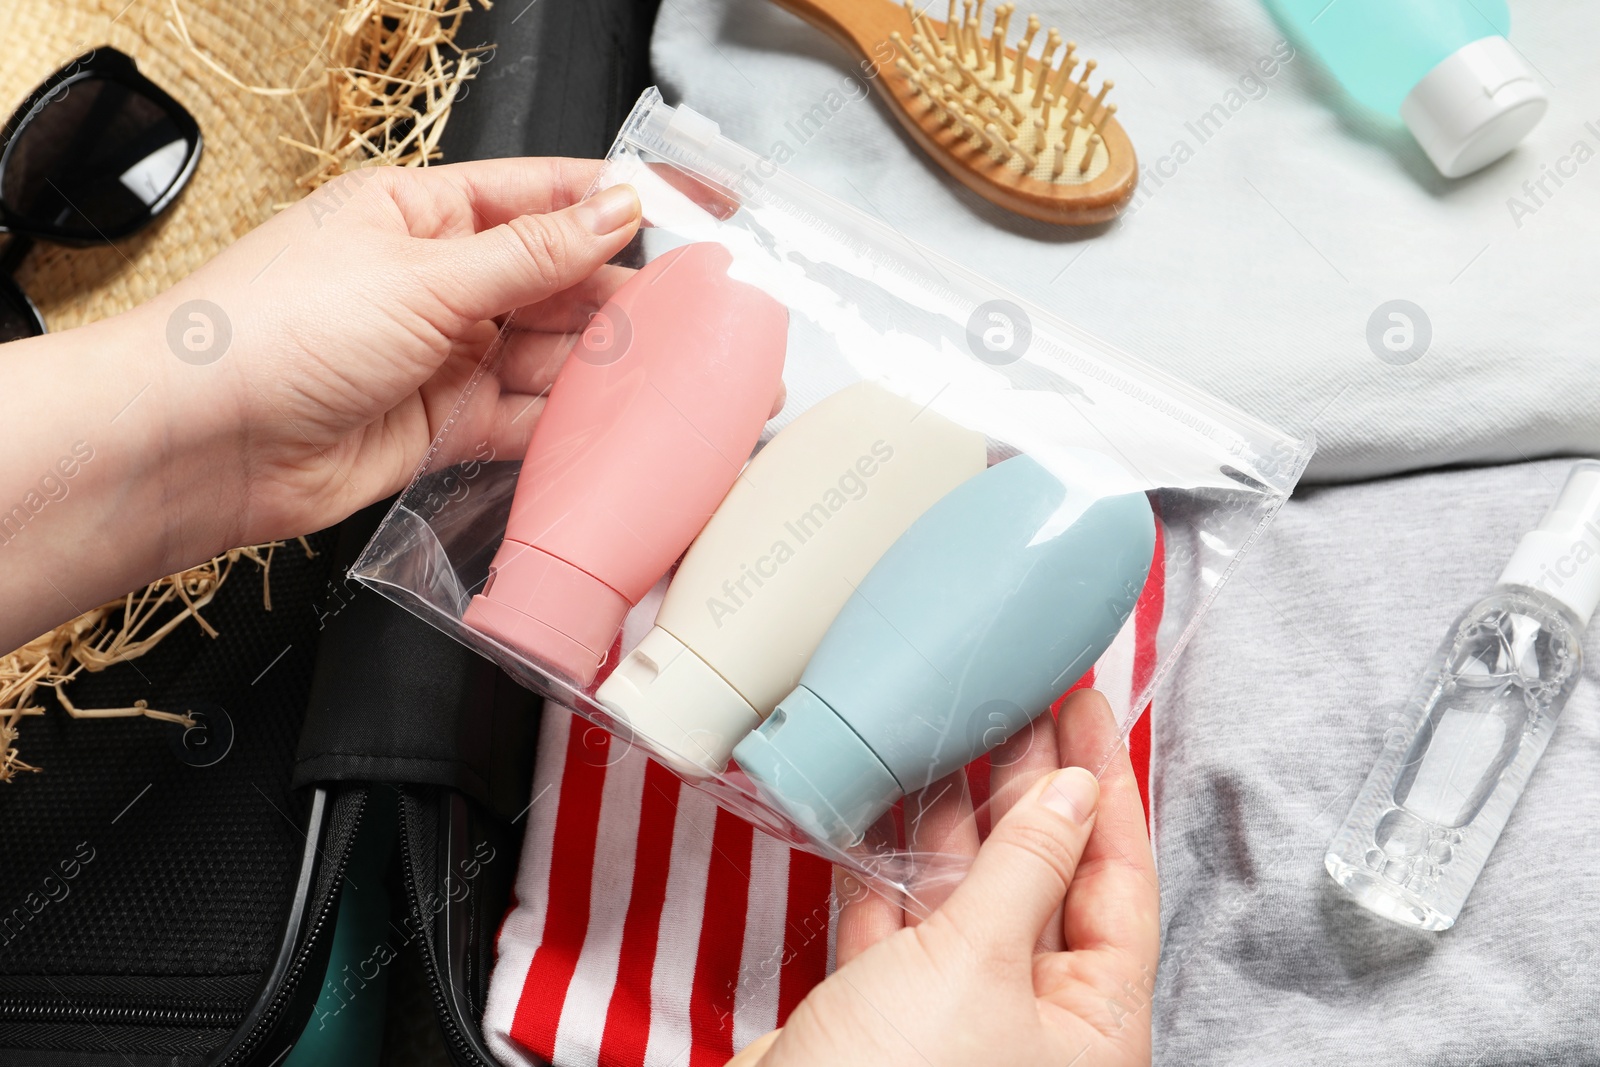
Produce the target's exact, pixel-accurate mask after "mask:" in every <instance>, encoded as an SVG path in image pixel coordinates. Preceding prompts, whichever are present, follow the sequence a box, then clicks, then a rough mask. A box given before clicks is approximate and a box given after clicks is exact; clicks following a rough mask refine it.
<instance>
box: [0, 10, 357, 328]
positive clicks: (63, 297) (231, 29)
mask: <svg viewBox="0 0 1600 1067" xmlns="http://www.w3.org/2000/svg"><path fill="white" fill-rule="evenodd" d="M174 2H176V3H177V4H179V5H181V10H182V16H183V19H184V22H185V23H186V25H187V27H188V30H189V33H190V36H191V39H192V40H193V41H194V44H195V45H196V46H198V47H199V48H201V49H204V51H205V52H206V53H207V54H209V55H210V56H211V57H212V58H213V59H214V60H216V61H217V62H218V63H219V64H221V65H222V66H224V67H225V68H226V69H228V70H229V71H232V72H234V73H235V74H236V75H237V76H238V77H239V78H240V79H241V80H243V81H245V82H247V83H251V84H257V85H288V84H290V83H292V82H293V81H294V80H295V78H296V76H297V75H299V74H300V72H301V71H302V70H304V69H305V67H306V65H307V63H308V62H310V61H313V60H314V59H315V58H316V56H317V52H318V46H319V42H321V41H322V40H323V37H324V33H325V31H326V29H327V27H328V25H329V22H330V20H332V19H333V18H335V17H337V15H338V13H339V11H340V4H339V2H338V0H271V2H270V3H267V4H254V3H242V2H240V0H132V2H131V3H129V2H128V0H4V5H5V7H6V18H5V21H6V29H7V32H6V34H5V37H4V38H3V40H0V122H4V120H5V118H6V117H8V116H10V115H11V114H12V112H14V111H15V110H16V108H17V107H18V105H20V104H21V103H22V101H23V100H24V99H25V98H26V97H27V95H28V94H29V93H30V92H32V91H33V89H34V88H35V87H37V86H38V85H39V84H40V83H41V82H43V81H44V80H45V79H46V78H48V77H49V76H50V75H51V74H52V73H54V72H55V71H56V70H57V69H59V68H60V67H62V66H64V65H65V64H66V63H67V62H68V61H69V60H71V59H73V58H74V57H75V56H78V55H80V54H82V53H84V52H87V51H89V50H90V49H92V48H96V47H100V46H104V45H110V46H111V47H112V48H115V49H117V50H119V51H121V52H125V53H127V54H128V55H130V56H132V57H133V59H134V61H135V62H136V63H137V64H138V65H139V70H140V72H141V73H142V74H144V75H145V77H147V78H149V79H150V80H151V81H153V82H155V83H156V84H157V85H159V86H160V87H161V88H162V89H165V90H166V91H167V92H168V93H170V94H171V95H172V97H173V98H174V99H175V100H177V101H178V103H180V104H182V105H183V106H184V108H186V109H187V110H188V112H189V113H190V114H191V115H193V116H194V118H195V121H196V122H198V123H199V124H200V133H201V136H202V137H203V138H204V139H205V148H204V150H203V152H202V153H201V157H200V165H199V167H198V168H197V169H196V171H195V173H194V177H193V178H192V179H191V180H190V182H189V185H188V187H187V188H185V189H184V191H183V195H182V196H180V197H179V198H178V199H177V201H176V202H175V203H174V204H173V205H172V206H171V207H170V208H168V209H167V211H166V212H165V213H163V214H162V216H161V217H160V218H158V219H157V220H155V222H153V223H152V224H151V225H150V226H148V227H147V228H146V229H144V230H143V231H141V232H140V233H138V234H137V235H135V236H134V237H132V238H129V239H127V240H125V241H121V242H119V243H118V244H117V245H116V246H102V247H97V248H66V247H63V246H60V245H54V244H48V243H45V242H40V243H38V244H37V245H36V246H35V247H34V250H33V252H32V253H31V254H30V255H29V256H28V259H27V261H26V263H24V265H23V267H22V269H21V270H20V271H18V274H17V280H18V281H19V282H20V283H21V285H22V287H23V289H24V290H25V291H26V292H27V293H28V295H29V296H30V297H32V298H33V301H34V303H35V304H37V305H38V307H39V310H40V312H41V313H42V314H43V315H44V319H45V323H46V325H47V326H48V327H49V328H50V329H51V330H64V329H67V328H69V327H72V326H78V325H81V324H82V323H85V322H90V321H93V320H95V319H100V318H104V317H106V316H108V315H113V314H116V313H117V312H119V311H123V310H125V309H127V308H129V307H132V306H133V305H135V304H138V303H141V302H143V301H145V300H147V299H149V298H150V297H152V296H154V295H155V294H157V293H159V292H161V291H162V290H163V289H166V288H167V287H169V286H170V285H172V284H173V283H174V282H176V281H177V280H178V279H180V278H182V277H183V276H184V275H186V274H188V273H189V272H190V271H192V270H194V269H195V268H196V267H198V266H199V265H200V264H202V263H204V262H205V261H206V260H208V259H210V258H211V257H212V256H214V255H216V253H217V252H218V251H220V250H221V249H223V248H225V247H226V246H227V245H228V244H229V243H230V242H232V241H233V240H235V239H236V238H238V237H239V236H241V235H242V234H244V233H246V232H247V231H249V230H250V229H252V228H254V227H255V226H257V225H259V224H260V223H261V222H262V221H263V220H265V219H266V218H268V217H269V216H270V215H271V214H272V213H273V210H274V205H275V204H282V203H284V202H287V201H291V200H294V199H296V198H297V197H298V196H300V195H301V194H302V192H303V190H302V189H300V188H298V187H297V186H296V184H295V179H296V177H297V176H299V175H300V174H303V173H304V172H305V170H306V156H305V155H304V154H303V153H302V152H300V151H299V150H297V149H295V148H294V147H293V146H291V145H287V144H284V143H283V142H282V141H280V140H279V135H280V134H287V135H290V136H303V131H304V130H305V120H304V119H303V118H302V117H301V114H300V111H299V108H298V107H297V105H296V103H295V101H294V100H292V99H289V98H287V97H284V96H276V97H273V96H263V95H260V94H257V93H251V92H248V91H245V90H243V89H240V88H237V87H235V86H233V85H230V84H229V83H228V82H227V81H226V80H225V79H223V78H222V77H220V76H219V75H218V74H217V73H216V71H215V70H213V69H212V68H211V67H209V66H207V65H206V63H205V62H204V61H203V60H202V59H201V58H200V57H199V56H198V55H196V54H195V52H194V50H193V49H191V48H190V47H189V46H188V45H187V44H185V43H184V42H183V41H182V40H180V39H179V37H178V35H177V34H176V32H174V29H173V26H172V20H173V3H174ZM300 100H301V104H303V106H305V107H306V108H307V109H308V110H311V111H312V112H313V115H315V109H316V108H319V107H320V108H324V109H325V108H326V106H327V105H326V103H325V101H324V100H323V99H322V98H320V97H318V96H303V97H301V98H300ZM317 121H319V122H320V119H317Z"/></svg>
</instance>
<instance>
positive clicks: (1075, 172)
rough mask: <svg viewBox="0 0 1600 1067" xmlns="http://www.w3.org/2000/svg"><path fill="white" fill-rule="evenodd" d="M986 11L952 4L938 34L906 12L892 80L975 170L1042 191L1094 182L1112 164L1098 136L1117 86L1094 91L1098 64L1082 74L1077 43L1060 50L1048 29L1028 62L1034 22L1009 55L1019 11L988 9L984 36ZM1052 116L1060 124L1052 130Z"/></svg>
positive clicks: (896, 37) (1009, 6) (1086, 64)
mask: <svg viewBox="0 0 1600 1067" xmlns="http://www.w3.org/2000/svg"><path fill="white" fill-rule="evenodd" d="M983 7H984V0H977V3H976V4H974V2H973V0H963V2H962V3H961V4H960V9H959V10H958V5H957V2H956V0H949V7H948V11H947V12H946V16H945V24H944V30H943V32H942V33H941V32H940V30H939V27H938V26H937V24H935V23H934V22H933V21H932V20H931V19H930V18H928V16H927V15H926V14H924V13H922V12H920V11H918V10H917V8H916V7H915V6H913V5H912V4H911V3H909V2H907V3H906V5H905V8H906V14H907V16H908V17H909V19H910V22H911V26H910V35H909V38H908V37H907V36H906V35H905V34H902V33H895V34H893V35H892V38H891V39H892V41H893V43H894V48H895V51H896V54H897V56H898V59H897V61H896V62H895V64H894V70H895V72H896V77H899V78H903V79H905V80H906V81H907V82H908V83H909V87H910V89H911V91H912V93H913V94H914V95H915V96H916V98H917V99H918V100H919V101H921V102H923V103H924V104H926V106H927V108H928V109H929V114H928V118H929V119H930V120H932V122H933V124H935V125H938V126H943V127H954V128H955V129H956V130H957V131H959V138H960V141H961V143H963V144H965V145H966V146H967V148H966V149H965V150H966V151H969V152H971V153H972V154H973V155H974V156H976V157H980V158H974V159H972V160H970V162H971V163H972V164H973V165H978V166H985V167H987V168H994V169H1000V168H1008V169H1010V170H1011V171H1012V172H1014V173H1015V174H1016V175H1017V176H1019V177H1020V176H1029V177H1033V178H1035V179H1038V180H1040V181H1045V182H1057V183H1066V184H1082V183H1084V182H1088V181H1091V180H1093V179H1094V178H1095V177H1097V176H1098V175H1099V174H1100V173H1101V172H1103V171H1104V170H1105V169H1106V167H1107V165H1108V163H1109V159H1108V158H1107V154H1106V150H1105V148H1104V147H1103V145H1104V144H1105V138H1104V137H1103V136H1102V133H1103V131H1104V130H1105V126H1106V123H1107V122H1108V121H1109V120H1110V119H1111V117H1112V115H1114V114H1115V113H1116V110H1117V109H1116V105H1115V104H1108V103H1106V94H1107V93H1109V92H1110V91H1111V89H1112V87H1113V85H1114V84H1115V83H1114V82H1112V81H1111V80H1110V79H1108V78H1102V79H1101V82H1100V86H1099V90H1098V91H1094V90H1092V89H1091V87H1090V84H1089V76H1090V75H1091V74H1093V73H1094V70H1095V67H1096V66H1097V64H1096V63H1095V61H1094V60H1092V59H1090V60H1085V61H1083V62H1082V66H1081V68H1080V66H1079V63H1080V61H1079V58H1078V45H1077V42H1076V41H1064V40H1063V39H1062V37H1061V34H1060V32H1059V31H1058V30H1056V29H1055V28H1054V27H1051V28H1049V29H1048V30H1046V32H1045V34H1044V39H1043V41H1042V42H1041V44H1040V46H1039V49H1038V54H1037V55H1030V52H1031V51H1032V50H1033V44H1034V40H1035V39H1036V38H1037V37H1039V31H1040V28H1041V24H1040V22H1039V17H1038V16H1037V15H1029V16H1028V19H1027V22H1026V23H1025V25H1024V28H1023V30H1022V33H1021V36H1020V38H1019V39H1018V41H1017V44H1016V46H1015V48H1008V47H1007V45H1006V39H1007V37H1008V35H1009V33H1010V29H1011V17H1012V15H1013V13H1014V12H1015V11H1016V4H1014V3H1010V2H1009V0H1008V2H1006V3H1002V4H999V5H997V6H996V7H995V8H994V10H993V14H992V20H991V26H990V31H989V33H988V34H987V35H985V34H984V32H983V14H984V12H983ZM1058 51H1059V52H1060V54H1061V59H1060V63H1059V65H1058V64H1057V63H1056V62H1055V56H1056V53H1057V52H1058ZM1074 74H1076V75H1077V77H1076V78H1074V77H1073V75H1074ZM1057 107H1059V108H1060V110H1059V111H1056V108H1057ZM1055 114H1059V115H1060V119H1059V121H1057V122H1054V123H1052V118H1053V115H1055ZM1119 136H1120V135H1119ZM1119 143H1125V142H1119ZM981 157H987V158H981Z"/></svg>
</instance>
